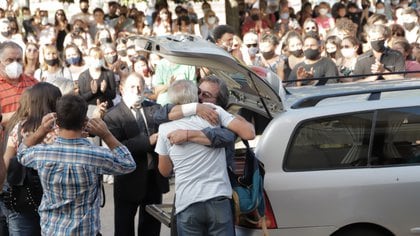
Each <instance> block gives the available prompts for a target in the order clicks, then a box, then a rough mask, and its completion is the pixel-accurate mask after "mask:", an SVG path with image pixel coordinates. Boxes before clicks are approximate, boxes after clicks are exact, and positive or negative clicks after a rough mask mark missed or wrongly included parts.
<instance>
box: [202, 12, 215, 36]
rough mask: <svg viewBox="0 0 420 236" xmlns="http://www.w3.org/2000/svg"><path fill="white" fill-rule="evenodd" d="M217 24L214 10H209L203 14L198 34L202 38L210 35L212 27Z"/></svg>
mask: <svg viewBox="0 0 420 236" xmlns="http://www.w3.org/2000/svg"><path fill="white" fill-rule="evenodd" d="M218 25H219V24H218V23H217V18H216V14H215V13H214V11H212V10H209V11H207V12H206V14H205V15H204V19H203V24H201V25H200V34H201V37H203V39H208V38H210V37H212V34H213V29H214V28H216V26H218Z"/></svg>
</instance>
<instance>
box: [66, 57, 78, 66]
mask: <svg viewBox="0 0 420 236" xmlns="http://www.w3.org/2000/svg"><path fill="white" fill-rule="evenodd" d="M66 61H67V63H68V64H70V65H77V64H79V62H80V57H70V58H68V59H67V60H66Z"/></svg>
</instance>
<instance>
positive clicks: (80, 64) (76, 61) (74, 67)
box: [63, 44, 87, 93]
mask: <svg viewBox="0 0 420 236" xmlns="http://www.w3.org/2000/svg"><path fill="white" fill-rule="evenodd" d="M63 57H64V59H65V61H66V62H65V64H66V67H67V68H68V69H69V70H70V74H71V79H72V81H73V85H74V88H75V92H76V93H78V87H79V86H78V84H77V80H78V79H79V76H80V74H81V73H82V72H83V71H85V70H86V69H87V67H86V64H85V61H84V59H83V53H82V52H81V51H80V49H79V48H78V47H77V46H76V45H74V44H69V45H67V46H66V48H65V49H64V55H63Z"/></svg>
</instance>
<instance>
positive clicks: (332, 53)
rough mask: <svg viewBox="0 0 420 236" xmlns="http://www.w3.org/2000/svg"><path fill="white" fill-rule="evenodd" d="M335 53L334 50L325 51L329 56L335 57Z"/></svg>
mask: <svg viewBox="0 0 420 236" xmlns="http://www.w3.org/2000/svg"><path fill="white" fill-rule="evenodd" d="M335 54H336V51H334V52H327V55H328V56H330V57H331V58H335Z"/></svg>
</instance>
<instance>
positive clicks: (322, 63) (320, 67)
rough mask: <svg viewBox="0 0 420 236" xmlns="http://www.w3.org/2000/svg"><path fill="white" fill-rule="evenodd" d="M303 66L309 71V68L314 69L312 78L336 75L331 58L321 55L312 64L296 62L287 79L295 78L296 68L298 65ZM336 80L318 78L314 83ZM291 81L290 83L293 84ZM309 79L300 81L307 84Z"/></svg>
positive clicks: (335, 67)
mask: <svg viewBox="0 0 420 236" xmlns="http://www.w3.org/2000/svg"><path fill="white" fill-rule="evenodd" d="M301 66H302V67H303V68H305V70H307V71H310V70H311V68H313V70H314V75H313V78H323V77H334V76H338V70H337V65H336V64H335V63H334V61H333V60H331V59H330V58H327V57H322V58H321V59H320V60H319V61H317V62H316V63H314V64H306V63H305V62H304V61H303V62H301V63H298V64H297V65H296V66H295V67H294V68H293V70H292V72H290V75H289V77H288V80H296V79H297V70H298V68H299V67H301ZM335 82H337V81H336V80H331V79H330V80H329V79H320V80H318V82H317V83H316V85H325V84H326V83H335ZM295 83H296V82H293V83H292V84H295ZM309 83H310V81H302V85H308V84H309Z"/></svg>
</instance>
